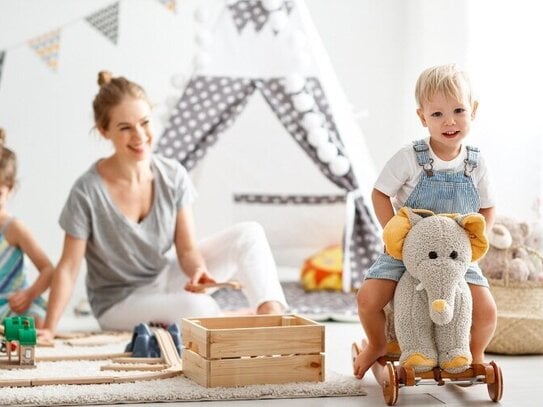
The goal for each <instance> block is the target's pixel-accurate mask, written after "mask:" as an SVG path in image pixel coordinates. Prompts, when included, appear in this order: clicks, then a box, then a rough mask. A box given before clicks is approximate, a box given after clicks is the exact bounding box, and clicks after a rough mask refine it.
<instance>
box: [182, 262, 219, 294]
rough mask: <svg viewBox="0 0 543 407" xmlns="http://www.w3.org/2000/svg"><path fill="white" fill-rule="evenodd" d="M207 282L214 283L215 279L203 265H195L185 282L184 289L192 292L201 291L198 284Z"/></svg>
mask: <svg viewBox="0 0 543 407" xmlns="http://www.w3.org/2000/svg"><path fill="white" fill-rule="evenodd" d="M209 283H216V281H215V279H214V278H213V277H211V275H210V274H209V272H208V271H207V269H206V268H205V267H197V268H196V270H195V271H194V274H192V277H191V278H190V280H189V281H188V282H187V284H185V290H187V291H190V292H192V293H196V292H201V291H202V290H201V289H200V288H198V285H200V284H209Z"/></svg>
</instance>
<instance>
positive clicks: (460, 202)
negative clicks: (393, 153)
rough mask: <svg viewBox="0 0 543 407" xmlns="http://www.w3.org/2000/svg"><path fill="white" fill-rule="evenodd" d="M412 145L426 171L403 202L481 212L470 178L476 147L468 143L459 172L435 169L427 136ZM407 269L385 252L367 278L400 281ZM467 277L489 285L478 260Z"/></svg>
mask: <svg viewBox="0 0 543 407" xmlns="http://www.w3.org/2000/svg"><path fill="white" fill-rule="evenodd" d="M413 148H414V150H415V154H416V156H417V163H418V164H419V165H420V166H421V167H422V168H423V172H422V174H421V176H420V180H419V182H418V183H417V185H416V186H415V189H414V190H413V192H412V193H411V195H409V198H407V201H406V202H405V204H404V206H408V207H410V208H413V209H428V210H431V211H432V212H434V213H469V212H479V209H480V200H479V194H478V193H477V190H476V188H475V185H473V180H472V179H471V172H472V171H473V170H474V169H475V168H476V167H477V161H478V158H479V150H478V149H477V148H475V147H470V146H466V150H467V158H466V159H465V160H464V170H463V171H459V172H452V171H434V170H433V162H434V160H433V159H432V158H430V155H429V147H428V145H427V144H426V142H425V141H424V140H418V141H414V142H413ZM404 271H405V266H404V264H403V262H402V261H400V260H396V259H394V258H393V257H391V256H389V255H388V254H386V253H383V254H381V255H380V256H379V257H378V258H377V260H376V261H375V263H374V264H373V265H372V266H371V267H370V269H369V270H368V272H367V274H366V278H368V279H369V278H381V279H388V280H395V281H399V280H400V277H401V276H402V274H403V272H404ZM466 281H467V282H468V283H469V284H475V285H481V286H485V287H488V281H487V279H486V278H485V277H484V276H483V273H482V272H481V269H480V268H479V266H478V265H477V264H476V263H472V264H471V265H470V267H469V269H468V271H467V273H466Z"/></svg>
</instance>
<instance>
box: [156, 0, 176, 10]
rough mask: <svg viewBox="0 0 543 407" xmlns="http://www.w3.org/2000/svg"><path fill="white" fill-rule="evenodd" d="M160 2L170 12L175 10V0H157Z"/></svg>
mask: <svg viewBox="0 0 543 407" xmlns="http://www.w3.org/2000/svg"><path fill="white" fill-rule="evenodd" d="M158 1H159V2H160V4H162V5H163V6H164V7H166V8H167V9H168V10H170V11H171V12H172V13H175V12H176V8H177V0H158Z"/></svg>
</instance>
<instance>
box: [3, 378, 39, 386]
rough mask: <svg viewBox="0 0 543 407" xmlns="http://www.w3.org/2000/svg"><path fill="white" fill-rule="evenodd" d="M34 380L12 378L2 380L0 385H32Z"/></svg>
mask: <svg viewBox="0 0 543 407" xmlns="http://www.w3.org/2000/svg"><path fill="white" fill-rule="evenodd" d="M30 386H32V381H31V380H30V379H11V380H0V387H30Z"/></svg>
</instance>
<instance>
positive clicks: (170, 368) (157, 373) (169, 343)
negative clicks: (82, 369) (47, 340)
mask: <svg viewBox="0 0 543 407" xmlns="http://www.w3.org/2000/svg"><path fill="white" fill-rule="evenodd" d="M153 332H154V334H155V336H156V338H157V341H158V344H159V347H160V353H161V355H162V357H161V358H132V357H130V356H131V353H120V354H107V355H105V354H102V355H70V356H56V357H41V358H39V359H38V360H40V361H41V360H49V361H53V360H99V359H111V360H112V361H113V362H117V363H119V365H118V366H114V365H107V366H105V367H103V368H102V370H124V371H130V370H139V371H143V372H138V373H133V374H130V375H123V376H115V375H112V376H88V377H51V378H26V379H13V380H0V388H1V387H28V386H44V385H56V384H104V383H129V382H135V381H141V380H158V379H166V378H171V377H175V376H178V375H180V374H182V373H183V369H182V361H181V358H180V356H179V354H178V352H177V348H176V345H175V342H174V340H173V338H172V336H171V334H170V332H168V331H166V330H164V329H162V328H153ZM134 361H136V362H137V363H140V365H139V366H128V365H126V363H134ZM122 363H124V366H123V365H122ZM17 367H18V368H19V366H17Z"/></svg>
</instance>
